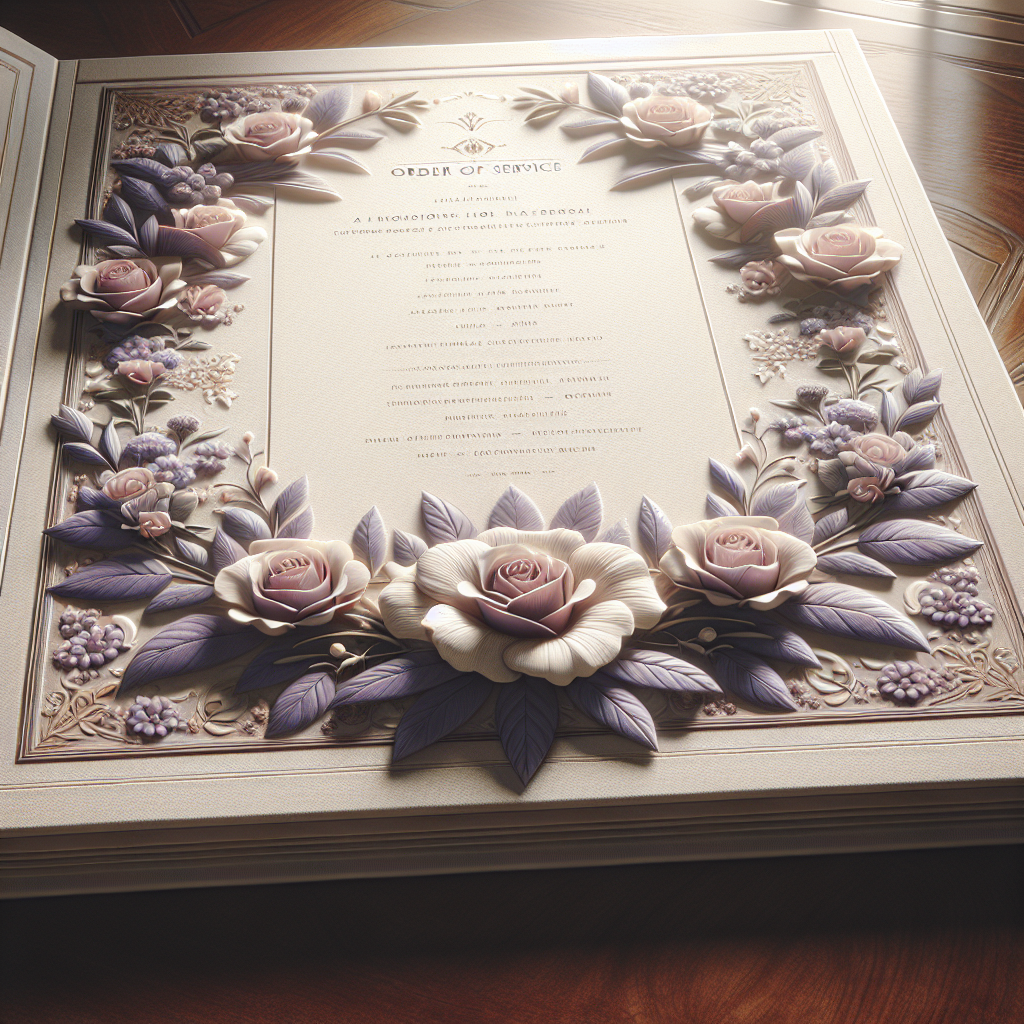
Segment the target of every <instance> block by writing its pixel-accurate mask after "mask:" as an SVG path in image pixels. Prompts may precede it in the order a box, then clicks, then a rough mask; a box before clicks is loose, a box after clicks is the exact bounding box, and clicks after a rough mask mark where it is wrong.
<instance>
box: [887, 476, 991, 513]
mask: <svg viewBox="0 0 1024 1024" xmlns="http://www.w3.org/2000/svg"><path fill="white" fill-rule="evenodd" d="M896 483H897V484H898V485H899V487H900V492H899V494H894V495H893V496H892V497H891V498H888V499H887V500H886V502H885V510H886V512H897V511H898V512H909V513H911V514H914V513H917V512H923V511H925V510H926V509H930V508H937V507H938V506H939V505H945V504H946V502H947V501H955V500H956V499H957V498H962V497H963V496H964V495H965V494H970V492H971V491H973V490H974V488H975V487H977V486H978V485H977V484H976V483H974V482H973V481H971V480H965V479H964V478H963V477H962V476H954V475H953V474H952V473H941V472H939V470H937V469H929V470H925V471H924V472H920V473H907V474H905V475H903V476H900V477H899V478H898V479H897V480H896Z"/></svg>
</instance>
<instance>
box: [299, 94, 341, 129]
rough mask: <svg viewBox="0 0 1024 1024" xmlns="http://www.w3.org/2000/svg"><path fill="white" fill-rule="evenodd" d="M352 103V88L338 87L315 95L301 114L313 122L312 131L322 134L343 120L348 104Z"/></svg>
mask: <svg viewBox="0 0 1024 1024" xmlns="http://www.w3.org/2000/svg"><path fill="white" fill-rule="evenodd" d="M351 102H352V86H350V85H339V86H336V87H335V88H333V89H326V90H325V91H324V92H320V93H317V94H316V96H314V97H313V98H312V99H311V100H310V101H309V105H308V106H307V107H306V109H305V110H304V111H303V112H302V116H303V117H308V118H309V119H310V121H312V122H313V131H315V132H322V131H326V130H327V129H328V128H333V127H334V126H335V125H336V124H340V123H341V122H342V121H343V120H344V119H345V114H346V112H347V111H348V108H349V104H350V103H351Z"/></svg>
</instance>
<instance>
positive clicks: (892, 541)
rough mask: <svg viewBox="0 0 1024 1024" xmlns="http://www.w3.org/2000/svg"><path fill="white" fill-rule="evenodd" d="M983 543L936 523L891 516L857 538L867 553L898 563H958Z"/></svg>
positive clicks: (860, 546) (870, 527)
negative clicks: (957, 561)
mask: <svg viewBox="0 0 1024 1024" xmlns="http://www.w3.org/2000/svg"><path fill="white" fill-rule="evenodd" d="M982 543H983V542H982V541H980V540H975V539H974V538H973V537H965V536H963V535H962V534H959V533H954V531H953V530H947V529H946V527H944V526H939V525H938V524H937V523H927V522H922V521H921V520H919V519H889V520H886V521H885V522H882V523H875V524H874V525H872V526H869V527H868V528H867V529H866V530H864V532H863V533H862V534H861V535H860V537H859V538H858V540H857V546H858V547H859V548H860V549H861V551H863V552H864V553H865V554H866V555H871V557H872V558H882V559H885V561H887V562H896V563H897V564H898V565H928V564H930V563H932V562H955V561H956V560H957V559H958V558H965V557H966V556H967V555H970V554H973V553H974V552H975V551H977V550H978V548H980V547H981V546H982Z"/></svg>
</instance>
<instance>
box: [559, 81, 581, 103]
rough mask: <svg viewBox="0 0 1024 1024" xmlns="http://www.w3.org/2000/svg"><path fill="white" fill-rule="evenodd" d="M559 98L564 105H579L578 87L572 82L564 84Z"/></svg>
mask: <svg viewBox="0 0 1024 1024" xmlns="http://www.w3.org/2000/svg"><path fill="white" fill-rule="evenodd" d="M559 96H561V97H562V100H563V102H565V103H579V101H580V87H579V86H578V85H576V84H575V83H573V82H566V83H565V85H563V86H562V89H561V92H559Z"/></svg>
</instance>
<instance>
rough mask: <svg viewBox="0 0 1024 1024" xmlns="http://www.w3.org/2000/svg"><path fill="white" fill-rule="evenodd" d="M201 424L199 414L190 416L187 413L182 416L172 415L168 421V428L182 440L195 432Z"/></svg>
mask: <svg viewBox="0 0 1024 1024" xmlns="http://www.w3.org/2000/svg"><path fill="white" fill-rule="evenodd" d="M201 426H202V423H201V421H200V419H199V417H198V416H189V415H188V414H187V413H186V414H183V415H181V416H172V417H171V418H170V419H169V420H168V421H167V429H168V430H170V431H172V432H173V433H174V434H176V435H177V436H178V438H179V439H180V440H182V441H183V440H184V439H185V438H186V437H189V436H191V435H192V434H194V433H195V432H196V431H197V430H198V429H199V428H200V427H201Z"/></svg>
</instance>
